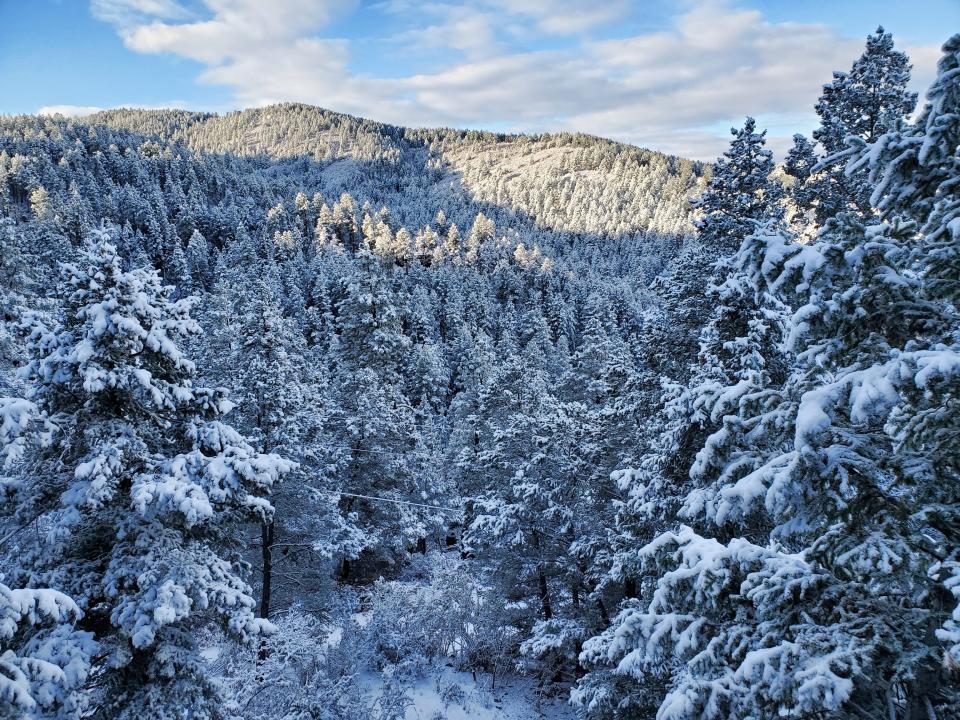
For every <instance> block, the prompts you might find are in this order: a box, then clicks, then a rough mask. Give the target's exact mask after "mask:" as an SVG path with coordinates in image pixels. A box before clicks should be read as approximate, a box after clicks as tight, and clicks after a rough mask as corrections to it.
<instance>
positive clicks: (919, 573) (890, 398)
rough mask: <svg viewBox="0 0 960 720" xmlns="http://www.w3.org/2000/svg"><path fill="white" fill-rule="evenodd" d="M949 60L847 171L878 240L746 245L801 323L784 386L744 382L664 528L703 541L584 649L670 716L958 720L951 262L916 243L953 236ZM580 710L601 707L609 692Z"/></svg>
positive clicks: (843, 231)
mask: <svg viewBox="0 0 960 720" xmlns="http://www.w3.org/2000/svg"><path fill="white" fill-rule="evenodd" d="M945 52H946V57H945V58H944V60H943V61H942V62H941V66H940V69H941V74H940V78H939V79H938V81H937V83H935V85H934V87H933V89H932V90H931V93H930V98H931V102H930V104H929V105H928V107H927V109H926V110H925V112H924V115H923V116H922V118H921V122H918V123H917V124H916V125H913V126H909V127H907V128H904V129H898V130H895V131H894V132H892V133H890V134H888V135H886V136H884V137H881V138H880V139H878V140H877V142H876V143H875V144H874V145H873V146H865V147H861V148H860V150H859V151H858V152H857V153H856V155H857V157H854V159H853V161H852V162H851V164H850V165H849V166H848V167H850V168H852V169H856V168H857V167H858V166H861V165H863V164H869V163H872V164H873V166H874V168H873V173H874V177H879V178H884V181H883V182H881V184H880V185H879V186H878V188H877V190H876V191H875V193H874V200H875V205H876V206H878V207H881V208H884V212H885V217H884V219H883V222H881V223H878V224H872V225H865V224H864V223H863V222H862V221H861V220H860V219H859V218H858V216H857V215H856V214H855V213H841V214H840V215H838V216H837V217H836V218H834V219H833V220H832V222H830V223H828V224H827V226H826V228H825V229H824V230H823V231H822V232H821V233H820V234H819V235H818V237H817V238H816V241H815V242H814V243H813V244H812V245H805V244H802V243H798V242H795V241H793V240H792V239H791V238H789V237H784V236H783V235H782V234H779V233H759V234H754V235H753V236H750V237H748V238H747V239H746V241H745V242H744V243H743V245H742V247H741V250H740V252H739V253H738V256H737V258H736V260H735V268H736V269H737V274H735V275H733V276H732V277H738V276H739V277H740V278H742V280H743V282H742V286H743V287H745V288H748V289H751V292H753V293H758V292H759V293H763V294H774V295H777V296H779V297H780V298H782V299H783V300H785V301H788V302H790V303H791V304H792V306H793V308H794V309H793V312H792V317H791V318H790V320H789V322H788V324H787V327H786V330H787V332H786V343H787V345H788V347H789V348H790V349H792V351H793V352H794V353H795V357H794V359H793V360H792V365H793V367H792V369H791V372H790V373H789V374H788V375H787V377H786V378H785V379H784V381H783V382H782V383H781V382H775V375H770V376H769V378H768V379H767V380H763V378H762V375H758V374H757V372H756V370H753V371H752V372H751V375H746V376H744V378H745V379H747V380H749V381H750V385H753V384H755V383H756V380H751V379H750V378H751V376H752V377H753V378H757V379H760V380H762V382H761V383H760V385H759V386H758V388H757V390H753V391H750V392H749V393H748V394H747V395H740V398H741V399H740V400H739V401H738V402H737V405H736V414H735V415H733V414H731V415H726V416H724V418H723V425H722V427H721V428H720V429H719V430H717V431H715V432H714V433H712V434H711V435H710V436H709V437H708V438H707V439H706V441H705V442H704V443H703V445H702V449H701V450H700V452H699V454H698V457H697V460H696V462H695V463H694V464H693V466H692V469H691V476H692V477H693V478H694V479H697V480H701V481H702V480H703V479H706V478H707V477H712V478H713V481H712V482H711V483H710V484H708V485H706V486H702V487H698V488H694V490H693V491H692V492H690V493H689V494H688V495H687V496H686V497H685V498H684V499H683V504H682V507H681V509H680V511H679V512H678V513H677V515H678V516H679V518H680V519H686V520H688V521H691V522H692V523H693V524H695V525H696V526H698V527H699V528H702V529H703V533H700V532H697V530H696V529H694V528H691V527H685V526H684V527H680V528H679V529H671V530H668V531H667V532H664V533H662V534H660V535H659V536H657V537H655V538H653V540H652V541H651V542H649V543H648V544H647V545H645V546H643V547H641V548H639V549H637V550H636V551H635V557H636V558H637V565H638V567H639V569H640V570H641V571H643V572H645V573H648V574H649V575H650V577H651V580H650V583H649V587H648V588H647V590H646V591H645V592H643V593H642V594H641V598H640V599H639V600H638V601H634V602H631V603H628V604H626V605H625V606H624V608H623V609H622V610H621V613H620V615H619V616H618V618H617V619H616V620H615V621H614V624H613V625H612V626H611V629H610V630H609V631H607V632H605V633H602V634H601V635H599V636H597V637H596V638H594V639H592V640H591V641H589V642H588V643H587V644H586V645H585V649H584V659H585V661H586V662H589V663H592V664H595V665H596V666H598V667H601V668H606V673H607V674H611V673H612V674H615V675H617V676H619V677H621V678H632V679H633V680H634V681H635V682H636V681H641V680H643V679H644V678H647V677H649V675H650V674H651V673H652V674H654V675H660V674H666V676H667V677H669V679H670V680H671V683H670V685H669V687H667V688H666V689H665V692H664V693H663V695H662V699H661V700H660V713H661V714H663V713H667V712H669V713H670V717H678V718H685V717H690V718H693V717H696V718H704V717H707V718H711V717H748V716H749V717H758V716H783V715H797V716H804V717H823V716H833V715H841V714H854V715H857V716H864V717H890V718H916V717H939V716H941V715H943V714H944V713H948V714H949V712H950V710H949V709H950V708H952V707H954V706H955V705H956V703H957V692H956V684H955V683H953V682H952V681H951V679H950V677H949V673H951V672H953V670H952V666H953V663H954V662H955V657H956V654H955V653H956V645H955V636H956V620H955V617H953V618H952V617H951V615H950V614H951V611H953V610H952V609H953V608H955V607H956V598H955V597H951V595H955V594H956V587H957V584H958V583H957V579H956V578H957V575H956V571H955V568H956V548H957V547H958V539H960V538H958V537H957V534H956V533H957V530H956V528H957V524H956V508H957V507H958V497H957V494H956V487H957V467H956V463H955V462H953V461H951V460H947V459H946V455H944V454H942V453H944V452H949V451H946V446H947V444H948V443H950V442H952V441H953V440H955V438H956V432H955V428H956V427H957V423H956V417H955V415H956V413H955V410H954V409H953V408H952V400H951V398H952V397H953V394H954V393H955V392H956V381H957V376H958V374H960V373H958V369H960V363H958V362H957V358H960V354H958V352H957V347H956V345H955V343H956V332H957V327H958V321H957V317H956V314H955V308H953V305H952V301H951V300H948V299H947V298H952V297H954V296H955V293H956V292H957V290H956V284H957V283H958V280H957V278H958V277H960V276H958V275H957V273H956V272H952V273H951V274H950V280H947V279H946V276H943V277H942V279H941V277H940V276H939V274H938V272H937V271H933V272H931V269H932V268H936V267H940V266H939V265H938V263H939V261H940V258H942V257H943V255H942V254H941V253H940V252H933V253H931V254H929V255H928V254H927V252H926V249H927V248H929V247H931V245H929V244H928V243H927V241H926V237H927V233H928V232H931V231H932V233H931V234H932V235H933V236H934V237H938V239H942V238H943V237H944V234H945V232H949V230H948V229H947V228H949V227H950V226H949V223H948V225H947V226H946V227H944V226H942V225H941V224H940V220H939V216H938V211H941V210H943V209H948V210H947V214H948V215H949V214H950V210H949V208H954V209H955V208H956V207H957V199H956V192H955V188H954V183H953V180H952V179H949V178H948V177H947V175H946V174H945V173H949V168H950V166H953V165H955V164H956V161H957V160H956V152H957V150H956V148H957V143H956V138H957V137H958V132H960V128H958V126H957V120H956V118H957V117H958V114H957V113H956V105H957V93H956V90H955V87H956V82H955V75H956V69H957V67H958V65H960V63H958V60H960V40H958V39H956V38H955V39H954V40H952V41H950V42H949V43H948V44H947V45H946V46H945ZM928 153H929V154H928ZM933 158H936V160H933ZM928 159H929V160H931V161H932V162H930V164H929V165H928V164H927V162H926V161H927V160H928ZM945 163H946V166H947V170H946V171H944V170H942V168H943V167H944V164H945ZM918 230H919V232H918ZM952 242H953V243H955V242H956V240H955V239H953V240H952ZM933 245H934V246H935V245H936V242H935V243H933ZM953 257H954V256H952V255H948V258H950V260H948V263H949V262H955V260H953V259H952V258H953ZM954 269H955V266H954ZM749 338H750V335H749V334H748V335H747V336H745V339H746V340H748V341H749ZM758 339H759V336H758ZM751 345H755V343H749V342H748V343H747V344H745V345H744V346H743V347H744V348H745V349H748V348H750V347H751ZM755 346H756V345H755ZM729 347H731V348H736V347H737V345H736V344H732V345H729ZM756 347H761V346H756ZM751 356H756V354H755V353H753V352H751V354H750V355H745V356H743V357H744V358H745V359H749V358H750V357H751ZM757 367H759V366H758V365H757V363H756V362H755V361H750V362H749V363H748V364H746V365H744V368H745V369H750V368H757ZM738 384H739V383H738ZM764 386H766V387H764ZM726 387H727V388H733V387H735V386H731V385H729V382H727V383H726ZM724 395H729V390H726V391H724V393H723V395H720V396H717V395H716V393H713V392H710V393H709V394H708V395H706V397H707V398H708V399H709V398H710V397H711V396H714V397H719V398H722V397H724ZM701 397H703V396H702V394H701ZM921 398H922V399H921ZM744 400H747V401H748V402H744ZM697 402H698V400H696V399H694V405H695V406H696V404H697ZM721 402H722V401H721ZM704 407H705V408H708V407H710V404H709V403H708V404H707V405H705V406H704ZM713 407H714V410H713V412H711V415H713V414H715V413H716V407H717V405H716V401H714V402H713ZM720 407H721V409H722V407H723V405H722V404H721V405H720ZM721 411H722V410H721ZM921 428H922V430H921ZM706 533H709V535H713V536H714V537H709V536H708V535H707V534H706ZM953 612H954V613H955V611H953ZM938 628H939V629H938ZM625 639H626V640H625ZM938 639H939V641H940V642H943V643H945V645H946V647H944V645H941V644H940V642H938ZM945 657H946V663H945V662H944V659H945ZM611 668H612V670H611ZM587 690H588V692H586V693H585V694H584V695H583V697H582V699H583V700H584V701H586V702H592V701H597V702H598V705H603V697H602V696H601V695H598V694H597V692H598V691H600V692H602V691H603V685H602V684H599V683H594V684H592V685H589V686H588V688H587ZM607 706H608V707H609V704H607Z"/></svg>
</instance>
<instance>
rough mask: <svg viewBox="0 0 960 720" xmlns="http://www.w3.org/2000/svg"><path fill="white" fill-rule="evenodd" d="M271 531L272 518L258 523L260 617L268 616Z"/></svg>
mask: <svg viewBox="0 0 960 720" xmlns="http://www.w3.org/2000/svg"><path fill="white" fill-rule="evenodd" d="M273 533H274V522H273V520H270V521H269V522H265V523H262V524H261V525H260V538H261V546H260V553H261V556H260V557H261V560H262V563H263V590H262V592H261V593H260V617H262V618H269V617H270V592H271V586H272V584H273Z"/></svg>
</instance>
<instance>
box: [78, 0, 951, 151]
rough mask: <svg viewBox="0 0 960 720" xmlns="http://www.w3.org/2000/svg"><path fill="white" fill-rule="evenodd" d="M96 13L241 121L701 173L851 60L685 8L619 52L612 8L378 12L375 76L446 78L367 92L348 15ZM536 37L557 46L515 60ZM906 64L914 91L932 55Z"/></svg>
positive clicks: (815, 42) (620, 11) (408, 2)
mask: <svg viewBox="0 0 960 720" xmlns="http://www.w3.org/2000/svg"><path fill="white" fill-rule="evenodd" d="M94 2H95V5H97V6H101V9H100V11H99V12H100V13H101V15H104V16H105V13H106V11H105V10H103V7H105V6H109V7H111V8H113V10H112V11H111V12H112V13H113V14H114V15H117V16H122V17H124V18H125V20H124V22H120V21H114V24H115V25H117V28H118V32H119V33H120V35H121V37H122V38H123V39H124V42H125V43H126V45H127V46H128V47H129V48H130V49H132V50H135V51H137V52H143V53H170V54H173V55H177V56H180V57H185V58H190V59H192V60H196V61H198V62H200V63H202V64H203V65H204V66H205V69H204V70H203V71H202V72H201V74H200V75H199V80H200V81H201V82H203V83H208V84H214V85H221V86H226V87H229V88H232V90H233V93H234V98H235V101H236V102H237V104H239V105H242V106H250V105H263V104H267V103H271V102H278V101H299V102H306V103H313V104H317V105H321V106H324V107H328V108H331V109H334V110H339V111H343V112H350V113H354V114H358V115H364V116H367V117H371V118H374V119H377V120H382V121H387V122H394V123H400V124H412V125H441V124H442V125H461V126H462V125H468V126H477V125H481V126H483V125H496V126H510V127H520V128H524V129H529V130H549V129H570V130H579V131H584V132H589V133H594V134H598V135H604V136H607V137H613V138H617V139H621V140H626V141H629V142H635V143H638V144H642V145H645V146H647V147H652V148H656V149H660V150H664V151H666V152H674V153H678V154H681V155H686V156H688V157H697V158H703V159H709V158H713V157H716V155H717V154H719V153H720V152H721V151H722V150H723V149H724V148H725V147H726V145H727V142H728V140H729V136H728V134H727V132H726V128H727V126H728V125H729V124H739V123H740V122H742V119H743V116H744V115H747V114H751V115H754V116H759V117H762V118H764V119H766V120H767V121H768V122H769V123H770V124H771V125H773V126H774V129H773V130H772V131H771V134H770V142H771V146H772V147H774V148H775V149H781V150H782V149H783V148H785V147H786V146H787V144H788V143H789V138H790V135H791V134H792V133H793V132H795V131H806V130H809V129H810V128H811V127H812V126H813V125H814V120H815V117H814V116H813V114H812V107H813V103H814V102H815V100H816V98H817V96H818V94H819V92H820V89H821V87H822V85H823V83H825V82H827V81H829V79H830V77H831V73H832V71H833V70H835V69H846V68H847V67H849V66H850V64H851V62H852V61H853V59H854V58H855V57H856V56H857V55H858V54H859V53H860V51H861V48H862V47H863V39H862V38H847V37H844V36H842V35H840V34H839V33H838V32H837V31H836V30H835V29H833V28H831V27H829V26H827V25H823V24H811V23H806V24H801V23H771V22H768V21H767V20H765V19H764V17H763V16H762V14H761V13H759V12H757V11H754V10H744V9H741V8H738V7H736V6H735V5H731V4H730V2H725V1H724V0H697V1H696V2H689V3H685V4H684V7H685V10H684V11H683V12H680V13H678V14H677V15H675V16H674V17H673V18H672V20H671V22H670V23H669V25H668V27H666V28H664V29H661V30H659V31H656V32H645V33H642V34H636V35H634V36H632V37H627V38H624V39H617V40H601V39H595V38H594V34H595V33H594V31H596V30H597V29H598V28H601V27H603V26H605V25H606V24H609V23H612V22H617V21H619V20H620V19H622V18H623V17H624V16H625V14H626V13H627V11H628V9H629V8H628V6H627V3H626V2H625V0H612V1H611V2H607V3H605V4H602V5H601V4H597V6H596V9H594V8H591V7H585V6H584V5H583V4H582V3H580V2H576V1H575V0H464V1H463V2H459V3H456V4H453V3H449V2H441V1H436V2H425V3H421V2H412V0H385V2H383V3H381V4H380V5H379V6H375V7H374V8H370V7H367V8H364V10H363V12H380V13H385V14H387V15H389V16H390V17H391V18H393V20H394V21H395V22H398V23H399V24H400V25H401V30H400V32H399V34H397V35H394V37H392V38H389V37H376V36H375V37H374V38H371V40H372V41H374V42H375V43H380V45H381V46H383V47H386V48H387V49H386V50H384V51H383V52H382V53H381V60H382V61H383V63H384V64H389V62H390V56H391V54H392V53H399V52H407V53H409V51H410V49H428V50H431V51H437V50H439V51H444V52H446V54H447V65H446V67H444V68H442V69H440V70H433V71H430V72H420V73H412V74H408V75H406V76H402V77H389V76H387V74H388V73H384V76H380V77H378V76H375V75H368V74H360V73H358V72H356V71H354V70H353V69H352V68H351V65H350V62H351V59H352V55H351V52H352V49H353V47H354V46H352V45H351V44H350V43H349V42H347V41H345V40H342V39H335V38H329V37H324V35H323V33H322V31H323V30H324V28H327V27H329V25H330V23H331V22H332V21H333V20H335V19H336V18H337V17H338V16H339V14H340V13H343V12H345V11H347V10H348V9H349V7H346V6H345V5H344V3H342V2H337V1H336V0H319V1H316V0H273V1H272V2H270V3H263V2H260V1H259V0H203V4H204V6H205V8H206V11H205V13H204V15H203V16H202V17H197V16H195V15H187V14H185V13H186V12H187V11H186V10H184V9H183V7H182V6H180V5H178V4H177V3H176V2H174V0H94ZM119 6H124V7H125V8H126V9H127V12H126V14H124V13H122V12H120V11H119V10H117V7H119ZM131 17H136V18H137V21H136V22H134V23H132V24H130V23H129V18H131ZM404 23H405V24H404ZM538 37H555V38H562V39H563V41H562V42H560V44H559V46H558V47H559V49H552V50H549V51H529V50H527V51H524V50H517V49H516V48H517V46H518V44H519V45H521V46H525V44H526V42H527V41H529V40H531V39H536V38H538ZM518 39H519V41H520V42H518ZM914 52H915V54H914V64H915V66H916V67H917V68H918V70H919V69H921V68H922V71H921V72H918V73H917V75H918V79H919V78H923V79H924V81H926V80H928V79H929V78H930V77H931V76H932V67H933V63H934V61H935V58H936V56H937V54H938V53H937V51H936V49H935V48H918V49H915V51H914ZM450 53H454V57H459V60H453V59H451V57H450ZM928 66H929V67H928Z"/></svg>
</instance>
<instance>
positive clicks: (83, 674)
mask: <svg viewBox="0 0 960 720" xmlns="http://www.w3.org/2000/svg"><path fill="white" fill-rule="evenodd" d="M0 409H2V408H0ZM82 616H83V613H82V612H81V611H80V608H79V607H77V604H76V603H75V602H73V600H71V599H70V598H68V597H67V596H66V595H64V594H63V593H60V592H57V591H55V590H33V589H16V590H11V589H10V588H8V587H7V586H6V585H4V584H3V583H0V716H2V717H5V718H7V717H9V718H15V717H16V718H23V720H42V719H43V718H50V719H57V720H67V719H68V718H79V717H82V716H83V713H84V711H85V710H86V708H87V706H88V698H87V695H86V693H84V692H83V685H84V683H85V682H86V680H87V677H88V675H89V672H90V659H91V656H92V655H93V654H94V653H95V652H96V650H97V644H96V642H94V640H93V634H92V633H90V632H86V631H82V630H76V629H75V628H74V623H75V622H76V621H77V620H78V619H79V618H81V617H82Z"/></svg>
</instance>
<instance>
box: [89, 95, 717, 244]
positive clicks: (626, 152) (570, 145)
mask: <svg viewBox="0 0 960 720" xmlns="http://www.w3.org/2000/svg"><path fill="white" fill-rule="evenodd" d="M83 121H84V122H85V123H89V124H94V125H106V126H109V127H113V128H118V129H128V130H132V131H134V132H137V133H140V134H144V135H156V136H160V137H161V138H164V139H167V140H171V141H179V142H182V143H183V144H184V145H186V146H187V147H189V148H191V149H194V150H202V151H206V152H214V153H229V154H234V155H238V156H242V157H255V156H268V157H269V158H272V159H275V160H295V159H304V158H306V159H309V160H312V161H316V162H317V163H320V164H321V165H322V168H323V175H324V177H323V180H324V183H323V184H324V185H325V186H327V187H330V186H331V185H334V186H337V185H339V186H342V189H343V190H344V191H354V192H355V190H356V186H357V185H358V182H359V183H362V182H363V181H367V182H369V181H370V180H371V178H370V177H366V178H364V177H362V176H364V175H367V176H369V175H370V174H371V173H375V174H377V175H379V176H380V177H379V178H378V180H380V181H384V180H386V179H387V176H389V177H390V180H391V182H393V183H396V184H404V185H407V186H408V188H406V189H410V188H413V189H415V191H416V192H417V193H419V194H421V195H426V196H431V195H439V196H440V197H436V198H435V199H436V200H437V202H435V203H432V204H435V205H437V206H441V207H442V206H443V204H444V203H443V197H442V196H449V194H450V193H451V192H454V193H460V192H466V193H468V194H469V195H470V196H471V197H472V199H473V200H475V201H478V202H480V203H490V204H495V205H497V206H500V207H503V208H506V209H510V210H513V211H515V212H518V213H522V214H525V215H527V216H529V217H530V218H531V219H532V220H533V221H534V222H535V224H536V225H538V226H540V227H542V228H544V229H550V230H557V231H573V232H582V233H600V234H615V235H623V234H630V233H635V232H655V233H670V234H675V233H685V232H687V231H688V230H689V227H690V226H689V206H688V200H689V198H690V197H691V196H692V195H695V194H697V193H698V192H700V190H701V189H702V188H703V186H704V184H705V182H706V178H707V177H708V175H709V165H707V164H705V163H701V162H696V161H692V160H686V159H683V158H678V157H674V156H670V155H665V154H663V153H659V152H655V151H651V150H646V149H643V148H639V147H636V146H633V145H626V144H623V143H618V142H614V141H611V140H605V139H602V138H598V137H594V136H590V135H584V134H579V133H556V134H540V135H515V134H504V133H493V132H486V131H476V130H452V129H447V128H443V129H411V128H403V127H398V126H394V125H387V124H384V123H379V122H375V121H372V120H366V119H363V118H357V117H353V116H351V115H345V114H342V113H336V112H331V111H329V110H324V109H322V108H318V107H313V106H309V105H299V104H282V105H272V106H269V107H264V108H255V109H249V110H242V111H236V112H230V113H226V114H224V115H217V114H213V113H203V112H188V111H184V110H135V109H120V110H109V111H105V112H100V113H97V114H94V115H91V116H89V117H87V118H84V120H83ZM373 168H376V169H375V170H373ZM396 189H397V190H399V189H400V188H399V187H397V188H396Z"/></svg>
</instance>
